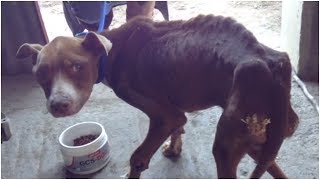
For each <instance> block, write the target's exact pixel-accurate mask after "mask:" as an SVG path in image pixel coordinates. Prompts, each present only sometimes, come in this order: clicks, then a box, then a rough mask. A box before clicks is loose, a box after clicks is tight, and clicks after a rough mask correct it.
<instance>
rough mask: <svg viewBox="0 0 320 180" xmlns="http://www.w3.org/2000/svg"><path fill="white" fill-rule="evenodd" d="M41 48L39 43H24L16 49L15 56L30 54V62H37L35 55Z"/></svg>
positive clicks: (21, 56)
mask: <svg viewBox="0 0 320 180" xmlns="http://www.w3.org/2000/svg"><path fill="white" fill-rule="evenodd" d="M42 48H43V46H42V45H40V44H28V43H25V44H23V45H22V46H20V48H19V49H18V51H17V54H16V57H17V58H19V59H24V58H27V57H30V56H32V64H33V65H35V64H36V62H37V55H38V53H39V52H40V51H41V49H42Z"/></svg>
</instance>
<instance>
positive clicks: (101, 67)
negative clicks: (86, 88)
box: [96, 53, 107, 84]
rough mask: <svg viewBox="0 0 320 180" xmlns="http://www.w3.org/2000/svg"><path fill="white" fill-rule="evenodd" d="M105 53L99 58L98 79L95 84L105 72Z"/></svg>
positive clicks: (101, 78) (101, 79)
mask: <svg viewBox="0 0 320 180" xmlns="http://www.w3.org/2000/svg"><path fill="white" fill-rule="evenodd" d="M106 65H107V54H106V53H104V54H103V55H102V56H101V57H100V60H99V69H98V79H97V81H96V84H98V83H101V81H103V79H104V78H105V76H106V74H107V67H106Z"/></svg>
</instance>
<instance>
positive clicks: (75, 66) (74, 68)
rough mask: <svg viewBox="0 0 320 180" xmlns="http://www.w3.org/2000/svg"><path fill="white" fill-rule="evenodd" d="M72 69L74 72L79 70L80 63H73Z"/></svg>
mask: <svg viewBox="0 0 320 180" xmlns="http://www.w3.org/2000/svg"><path fill="white" fill-rule="evenodd" d="M72 70H73V71H74V72H79V71H80V70H81V65H80V64H74V65H73V66H72Z"/></svg>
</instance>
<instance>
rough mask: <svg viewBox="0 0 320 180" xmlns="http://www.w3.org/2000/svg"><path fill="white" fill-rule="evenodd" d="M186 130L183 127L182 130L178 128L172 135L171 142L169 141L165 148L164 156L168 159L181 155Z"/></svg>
mask: <svg viewBox="0 0 320 180" xmlns="http://www.w3.org/2000/svg"><path fill="white" fill-rule="evenodd" d="M184 132H185V131H184V128H183V126H181V127H180V128H178V129H177V130H176V131H174V132H173V133H172V134H171V139H170V141H167V142H166V143H165V144H164V146H163V147H162V148H163V151H162V153H163V155H164V156H166V157H168V158H172V157H177V156H179V155H180V153H181V149H182V138H181V135H182V134H183V133H184Z"/></svg>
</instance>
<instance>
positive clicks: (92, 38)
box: [82, 32, 112, 55]
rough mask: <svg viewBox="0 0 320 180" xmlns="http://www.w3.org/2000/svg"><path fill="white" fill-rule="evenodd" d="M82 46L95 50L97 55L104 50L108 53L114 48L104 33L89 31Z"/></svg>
mask: <svg viewBox="0 0 320 180" xmlns="http://www.w3.org/2000/svg"><path fill="white" fill-rule="evenodd" d="M82 46H83V47H85V48H86V49H88V50H89V51H91V52H93V53H94V54H95V55H100V54H102V53H103V52H106V53H107V54H108V52H109V51H110V50H111V48H112V43H111V42H110V41H109V40H108V39H107V38H105V37H104V36H102V35H99V34H97V33H94V32H89V33H88V34H87V35H86V37H85V38H84V40H83V41H82Z"/></svg>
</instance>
